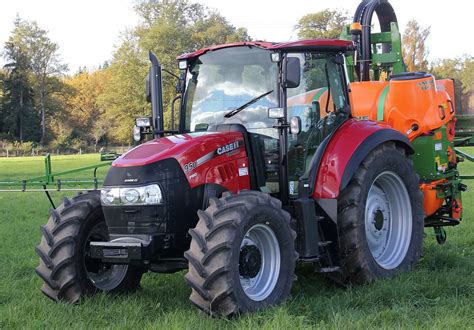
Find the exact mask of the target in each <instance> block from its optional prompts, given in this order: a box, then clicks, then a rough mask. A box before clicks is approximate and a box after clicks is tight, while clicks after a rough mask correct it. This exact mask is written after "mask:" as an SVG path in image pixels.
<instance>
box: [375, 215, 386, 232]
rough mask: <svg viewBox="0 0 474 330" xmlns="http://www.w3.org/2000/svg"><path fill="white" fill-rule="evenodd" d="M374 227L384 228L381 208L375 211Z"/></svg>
mask: <svg viewBox="0 0 474 330" xmlns="http://www.w3.org/2000/svg"><path fill="white" fill-rule="evenodd" d="M374 221H375V222H374V227H375V229H377V230H381V229H382V228H383V222H384V216H383V213H382V211H381V210H376V211H375V213H374Z"/></svg>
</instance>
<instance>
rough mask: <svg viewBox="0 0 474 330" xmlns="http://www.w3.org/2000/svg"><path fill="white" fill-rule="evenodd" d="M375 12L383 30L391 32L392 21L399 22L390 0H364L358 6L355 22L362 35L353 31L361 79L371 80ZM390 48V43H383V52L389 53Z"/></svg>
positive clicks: (357, 68)
mask: <svg viewBox="0 0 474 330" xmlns="http://www.w3.org/2000/svg"><path fill="white" fill-rule="evenodd" d="M374 12H375V13H376V14H377V17H378V19H379V24H380V31H381V32H389V31H390V30H391V27H390V23H392V22H395V23H396V22H397V16H396V15H395V11H394V10H393V7H392V5H391V4H390V3H389V2H388V0H363V1H362V2H361V3H360V4H359V6H358V7H357V9H356V12H355V14H354V20H353V23H359V24H360V26H361V28H362V31H361V33H360V36H357V35H356V34H355V33H353V40H354V39H356V40H354V41H356V43H357V52H358V55H359V58H358V60H357V63H356V74H357V76H358V78H359V80H360V81H368V80H370V76H369V72H370V64H371V62H372V47H371V40H370V35H371V29H372V17H373V15H374ZM390 50H391V49H390V45H388V44H383V45H382V52H383V53H388V52H390Z"/></svg>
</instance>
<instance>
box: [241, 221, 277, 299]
mask: <svg viewBox="0 0 474 330" xmlns="http://www.w3.org/2000/svg"><path fill="white" fill-rule="evenodd" d="M279 274H280V245H279V244H278V239H277V238H276V236H275V233H274V232H273V230H272V229H271V228H270V227H269V226H268V225H265V224H257V225H254V226H253V227H252V228H250V229H249V230H248V231H247V233H246V234H245V236H244V239H243V240H242V243H241V244H240V254H239V276H240V285H241V286H242V289H243V290H244V292H245V294H246V295H247V297H249V298H250V299H252V300H254V301H262V300H264V299H265V298H267V297H268V296H269V295H270V294H271V293H272V292H273V289H274V288H275V285H276V283H277V280H278V276H279Z"/></svg>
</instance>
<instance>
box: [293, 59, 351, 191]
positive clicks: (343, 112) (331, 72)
mask: <svg viewBox="0 0 474 330" xmlns="http://www.w3.org/2000/svg"><path fill="white" fill-rule="evenodd" d="M288 56H289V57H298V58H299V59H300V63H301V70H302V72H301V83H300V85H299V86H298V87H297V88H293V89H288V90H287V95H288V96H287V115H288V120H290V119H291V117H299V118H300V120H301V131H300V132H299V133H298V134H291V133H289V136H288V181H289V182H288V184H289V194H290V197H292V198H296V197H298V190H299V189H298V188H299V187H298V186H299V180H300V178H302V177H307V176H308V174H309V170H310V168H311V166H316V165H314V164H313V159H314V158H315V154H316V152H317V150H318V148H319V147H320V146H321V144H322V142H323V141H324V140H325V139H326V138H328V137H329V136H330V135H331V134H332V133H333V132H334V131H335V130H336V129H337V127H339V126H340V125H341V124H342V123H343V122H345V121H346V120H347V119H348V118H349V117H350V107H349V100H348V92H347V82H346V75H345V71H344V70H345V66H344V60H343V57H342V56H343V55H342V54H337V53H316V52H305V53H290V54H288Z"/></svg>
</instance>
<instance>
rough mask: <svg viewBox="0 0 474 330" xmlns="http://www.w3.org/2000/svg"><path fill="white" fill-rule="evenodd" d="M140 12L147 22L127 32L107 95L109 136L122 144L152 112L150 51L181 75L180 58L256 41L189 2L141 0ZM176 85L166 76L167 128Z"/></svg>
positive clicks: (112, 68)
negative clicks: (148, 96)
mask: <svg viewBox="0 0 474 330" xmlns="http://www.w3.org/2000/svg"><path fill="white" fill-rule="evenodd" d="M135 10H136V12H137V14H138V15H139V16H140V18H141V23H140V24H139V25H138V26H137V27H136V28H134V29H132V30H130V31H127V32H126V33H124V34H123V36H122V44H121V45H120V46H119V47H118V49H117V50H116V51H115V53H114V56H113V59H112V61H111V63H110V67H109V70H110V72H111V79H110V83H109V84H108V85H107V86H106V88H105V91H104V93H103V95H102V96H101V104H102V105H103V107H104V108H105V109H106V114H105V117H106V118H108V119H109V120H110V123H111V125H112V128H111V129H109V134H108V135H109V136H110V137H111V139H112V140H114V141H116V142H122V143H123V142H129V141H130V140H131V128H132V126H133V120H134V118H135V117H137V116H140V115H149V114H150V106H149V104H148V103H147V102H146V99H145V83H144V82H145V77H146V73H147V71H148V68H149V62H148V52H149V51H152V52H154V53H155V54H156V55H157V57H158V59H159V61H160V64H161V65H162V66H163V67H164V68H165V69H167V70H169V71H171V72H173V73H174V74H178V70H177V65H176V56H178V55H179V54H182V53H185V52H190V51H193V50H195V49H199V48H202V47H205V46H209V45H212V44H222V43H226V42H235V41H246V40H250V37H249V36H248V34H247V31H246V30H245V29H243V28H238V29H237V28H235V27H234V26H232V25H231V24H229V23H228V22H227V20H226V19H225V18H224V17H223V16H221V15H220V14H219V13H218V12H217V11H214V10H210V9H208V8H207V7H205V6H203V5H200V4H197V3H191V2H189V1H186V0H170V1H164V0H163V1H161V0H160V1H158V0H146V1H140V2H138V3H137V5H136V6H135ZM175 85H176V79H175V78H173V77H171V76H170V75H168V74H167V73H163V89H164V92H163V101H164V108H165V113H164V122H165V126H166V127H167V128H169V127H168V125H169V122H170V111H169V108H170V101H171V99H172V98H173V97H174V96H175V95H176V91H175ZM97 125H99V124H97ZM99 126H100V125H99ZM102 128H103V125H102Z"/></svg>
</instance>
